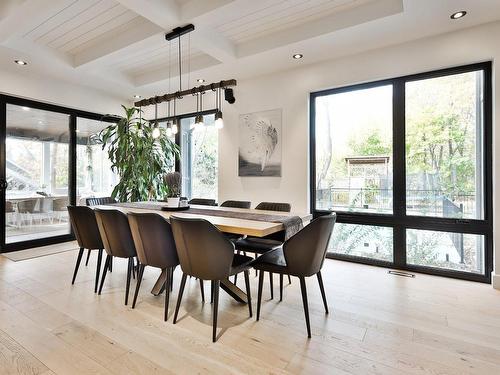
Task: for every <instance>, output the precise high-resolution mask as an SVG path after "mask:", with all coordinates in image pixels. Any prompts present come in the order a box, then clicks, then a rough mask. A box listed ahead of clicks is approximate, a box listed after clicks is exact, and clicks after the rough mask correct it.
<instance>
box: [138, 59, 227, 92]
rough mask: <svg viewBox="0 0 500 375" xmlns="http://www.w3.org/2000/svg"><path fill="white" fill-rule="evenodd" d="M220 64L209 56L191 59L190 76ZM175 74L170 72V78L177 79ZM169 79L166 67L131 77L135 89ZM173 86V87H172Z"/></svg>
mask: <svg viewBox="0 0 500 375" xmlns="http://www.w3.org/2000/svg"><path fill="white" fill-rule="evenodd" d="M217 64H220V62H219V61H218V60H216V59H214V58H213V57H211V56H207V55H201V56H199V57H195V58H193V59H191V75H192V73H193V72H196V71H199V70H202V69H205V68H209V67H211V66H214V65H217ZM178 76H179V75H178V74H176V72H171V78H175V77H178ZM182 77H183V80H185V79H186V78H187V75H186V74H183V75H182ZM168 78H169V71H168V67H166V68H160V69H155V70H152V71H149V72H147V73H143V74H138V75H136V76H134V77H133V81H134V83H135V85H136V86H137V87H141V86H147V85H150V84H153V83H157V82H160V81H166V80H168ZM174 86H175V85H174Z"/></svg>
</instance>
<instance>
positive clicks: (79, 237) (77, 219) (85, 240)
mask: <svg viewBox="0 0 500 375" xmlns="http://www.w3.org/2000/svg"><path fill="white" fill-rule="evenodd" d="M68 213H69V219H70V222H71V227H72V228H73V232H74V233H75V237H76V241H77V242H78V246H79V247H80V250H79V251H78V257H77V259H76V266H75V271H74V272H73V279H72V280H71V284H72V285H73V284H74V283H75V280H76V274H77V273H78V268H79V267H80V262H81V261H82V256H83V252H84V250H85V249H87V250H88V251H91V250H98V256H97V268H96V273H95V285H94V293H97V286H98V285H99V275H100V273H101V262H102V249H104V245H103V243H102V238H101V233H100V232H99V227H98V225H97V221H96V217H95V213H94V210H92V209H91V208H89V207H86V206H68Z"/></svg>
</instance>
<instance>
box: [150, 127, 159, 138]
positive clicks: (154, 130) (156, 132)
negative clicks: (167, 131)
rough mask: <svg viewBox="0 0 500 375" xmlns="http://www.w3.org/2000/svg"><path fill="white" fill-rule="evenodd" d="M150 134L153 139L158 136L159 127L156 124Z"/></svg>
mask: <svg viewBox="0 0 500 375" xmlns="http://www.w3.org/2000/svg"><path fill="white" fill-rule="evenodd" d="M151 135H152V136H153V138H154V139H156V138H158V137H159V136H160V128H159V127H158V126H155V127H154V128H153V133H152V134H151Z"/></svg>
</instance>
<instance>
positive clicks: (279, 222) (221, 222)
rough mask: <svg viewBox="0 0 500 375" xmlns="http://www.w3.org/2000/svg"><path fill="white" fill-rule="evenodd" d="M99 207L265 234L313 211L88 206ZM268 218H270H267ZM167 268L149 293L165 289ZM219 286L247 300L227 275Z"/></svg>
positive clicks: (147, 204)
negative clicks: (195, 219) (202, 222)
mask: <svg viewBox="0 0 500 375" xmlns="http://www.w3.org/2000/svg"><path fill="white" fill-rule="evenodd" d="M91 208H99V209H115V210H119V211H121V212H123V213H125V214H127V213H129V212H139V213H141V212H142V213H144V212H150V213H156V214H158V215H161V216H163V217H164V218H165V219H167V221H168V220H169V219H170V217H172V216H175V217H180V218H198V219H205V220H207V221H209V222H210V223H212V224H213V225H214V226H215V227H217V228H218V229H219V230H220V231H221V232H225V233H232V234H238V235H247V236H252V237H265V236H268V235H270V234H273V233H276V232H280V231H282V230H284V229H285V224H284V223H283V221H286V220H287V219H290V218H293V217H295V218H296V217H299V218H300V219H301V220H302V222H303V224H304V225H305V224H307V223H308V222H309V221H310V220H311V219H312V215H311V214H309V213H298V212H279V211H266V210H255V209H246V208H232V207H220V206H202V205H190V206H189V208H188V209H186V210H178V209H174V210H172V209H171V208H169V207H167V204H166V202H161V201H154V202H133V203H113V204H106V205H97V206H91ZM267 220H269V221H267ZM166 277H167V274H166V271H162V272H161V274H160V275H159V277H158V280H157V281H156V283H155V285H154V287H153V289H152V290H151V293H152V294H154V295H160V294H161V293H162V292H163V290H164V285H165V280H166ZM220 285H221V289H223V290H224V291H225V292H227V293H228V294H229V295H230V296H231V297H233V298H234V299H235V300H236V301H238V302H240V303H246V301H247V296H246V293H245V292H244V291H243V290H242V289H240V288H239V287H238V286H236V285H235V284H234V283H232V282H231V281H230V280H229V278H227V279H225V280H221V284H220Z"/></svg>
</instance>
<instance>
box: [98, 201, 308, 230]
mask: <svg viewBox="0 0 500 375" xmlns="http://www.w3.org/2000/svg"><path fill="white" fill-rule="evenodd" d="M148 204H155V205H158V206H164V205H165V202H148ZM91 207H92V208H102V209H115V210H119V211H121V212H123V213H127V212H152V213H156V214H159V215H161V216H163V217H165V218H166V219H168V218H170V216H176V217H185V218H201V219H205V220H208V221H209V222H211V223H212V224H214V225H215V226H216V227H217V228H218V229H219V230H220V231H222V232H226V233H235V234H246V235H248V236H255V237H264V236H267V235H269V234H272V233H276V232H279V231H281V230H283V229H284V226H283V224H282V223H272V222H267V221H257V220H247V219H239V218H232V217H222V216H211V215H199V214H188V213H184V212H182V211H159V210H152V209H145V208H130V207H120V206H115V205H99V206H91ZM191 207H193V208H196V209H200V210H203V209H207V210H220V211H226V212H247V213H248V212H250V213H255V214H268V215H274V216H278V215H279V216H285V217H287V216H299V217H300V218H301V219H302V221H303V222H304V223H306V222H308V221H310V220H311V219H312V215H311V214H300V213H296V212H278V211H264V210H255V209H246V208H230V207H218V206H201V205H191Z"/></svg>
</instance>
